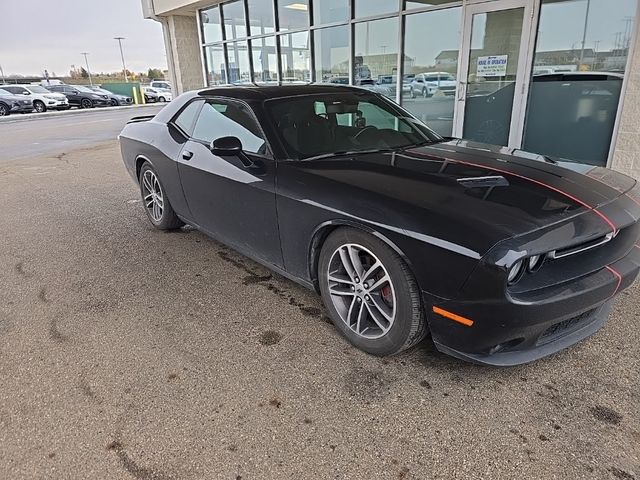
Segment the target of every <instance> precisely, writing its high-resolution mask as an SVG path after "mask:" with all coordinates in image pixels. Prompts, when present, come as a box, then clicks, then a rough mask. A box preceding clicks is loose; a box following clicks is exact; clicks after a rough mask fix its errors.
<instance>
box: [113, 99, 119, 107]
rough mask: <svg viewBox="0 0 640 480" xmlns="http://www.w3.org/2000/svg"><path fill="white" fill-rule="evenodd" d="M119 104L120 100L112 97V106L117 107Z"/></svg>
mask: <svg viewBox="0 0 640 480" xmlns="http://www.w3.org/2000/svg"><path fill="white" fill-rule="evenodd" d="M118 105H120V104H119V103H118V100H116V99H115V98H112V99H111V106H112V107H117V106H118Z"/></svg>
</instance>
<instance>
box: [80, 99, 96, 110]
mask: <svg viewBox="0 0 640 480" xmlns="http://www.w3.org/2000/svg"><path fill="white" fill-rule="evenodd" d="M80 107H81V108H93V102H92V101H91V100H89V99H88V98H83V99H82V101H81V102H80Z"/></svg>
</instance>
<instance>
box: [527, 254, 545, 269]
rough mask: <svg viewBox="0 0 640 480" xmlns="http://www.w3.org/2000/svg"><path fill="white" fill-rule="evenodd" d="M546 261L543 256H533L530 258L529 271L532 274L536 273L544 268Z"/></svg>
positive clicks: (528, 261)
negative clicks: (543, 264)
mask: <svg viewBox="0 0 640 480" xmlns="http://www.w3.org/2000/svg"><path fill="white" fill-rule="evenodd" d="M543 261H544V256H542V255H533V256H531V257H529V260H527V270H529V271H530V272H535V271H536V270H538V269H539V268H540V267H541V266H542V262H543Z"/></svg>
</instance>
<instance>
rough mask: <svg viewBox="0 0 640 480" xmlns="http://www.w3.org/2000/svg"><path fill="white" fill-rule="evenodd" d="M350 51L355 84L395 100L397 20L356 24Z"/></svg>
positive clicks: (389, 19)
mask: <svg viewBox="0 0 640 480" xmlns="http://www.w3.org/2000/svg"><path fill="white" fill-rule="evenodd" d="M354 50H355V58H354V60H353V70H354V71H353V78H354V81H355V84H356V85H359V86H362V87H365V88H368V89H371V90H375V91H377V92H379V93H382V94H383V95H386V96H388V97H390V98H395V95H396V85H397V73H398V18H397V17H393V18H384V19H382V20H374V21H372V22H363V23H356V25H355V49H354Z"/></svg>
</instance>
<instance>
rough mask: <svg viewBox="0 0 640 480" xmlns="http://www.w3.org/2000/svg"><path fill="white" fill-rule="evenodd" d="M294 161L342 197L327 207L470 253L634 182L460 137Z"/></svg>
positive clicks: (599, 202)
mask: <svg viewBox="0 0 640 480" xmlns="http://www.w3.org/2000/svg"><path fill="white" fill-rule="evenodd" d="M299 163H300V165H299V168H300V169H302V170H303V171H304V172H305V173H304V174H305V175H306V174H311V175H314V176H322V177H324V178H325V179H328V180H330V181H331V183H330V185H328V186H326V185H325V187H324V188H327V187H328V188H329V189H330V190H332V191H334V192H336V193H337V192H340V191H344V192H348V193H346V195H345V197H346V198H348V199H349V200H345V201H344V202H343V203H342V204H336V203H333V202H332V200H331V199H330V198H327V200H326V202H327V203H329V204H332V203H333V205H332V208H334V209H336V210H338V211H342V212H354V213H355V214H356V216H358V217H360V218H364V219H370V220H371V219H372V220H373V221H375V222H377V223H387V224H388V223H389V222H390V221H391V223H392V224H394V225H403V226H404V228H405V229H408V230H411V231H413V232H417V233H418V234H429V235H434V236H436V237H438V238H446V239H447V240H449V241H455V242H457V243H458V244H459V245H465V244H473V246H474V249H475V251H477V252H483V251H487V250H488V249H489V248H491V247H492V246H493V245H495V244H496V243H498V242H500V241H502V240H505V239H508V238H513V237H515V236H518V235H524V234H527V233H529V232H532V231H534V230H537V229H540V228H543V227H548V226H551V225H554V224H556V223H560V222H564V221H566V220H567V219H569V218H571V217H574V216H576V215H580V214H583V213H585V212H587V211H590V210H594V209H596V208H598V207H600V206H603V205H605V204H607V203H610V202H611V201H613V200H615V199H616V198H618V197H619V196H620V195H622V194H623V193H625V192H628V191H629V190H631V189H632V188H633V187H634V186H635V183H636V182H635V180H633V179H632V178H630V177H627V176H625V175H622V174H619V173H617V172H614V171H612V170H608V169H605V168H601V167H593V166H585V165H577V164H571V163H568V162H566V163H559V162H558V163H551V161H545V159H544V157H541V156H538V155H533V154H528V153H525V152H519V151H514V150H513V149H507V148H501V147H495V146H490V145H485V144H480V143H473V142H468V141H463V140H452V141H447V142H443V143H438V144H435V145H432V146H425V147H416V148H410V149H406V150H403V151H401V152H387V153H365V154H360V155H357V156H349V157H344V158H342V157H340V158H334V159H327V160H311V161H303V162H299ZM299 181H305V182H306V183H308V184H314V183H315V182H307V180H305V179H302V178H301V179H299ZM314 196H315V195H314ZM310 198H314V197H310ZM337 198H344V197H342V196H340V195H338V196H337ZM596 213H597V214H598V216H599V217H600V218H598V216H595V217H594V218H595V222H596V223H597V226H598V228H601V229H602V230H603V231H604V232H605V233H606V232H607V231H611V230H612V229H615V227H613V228H612V226H611V224H610V223H609V224H608V223H607V222H608V219H607V217H606V216H605V215H603V214H601V213H600V212H596Z"/></svg>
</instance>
